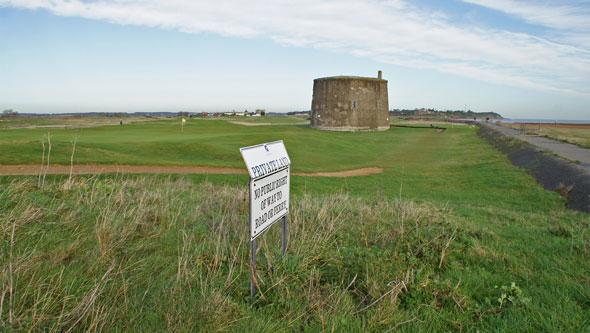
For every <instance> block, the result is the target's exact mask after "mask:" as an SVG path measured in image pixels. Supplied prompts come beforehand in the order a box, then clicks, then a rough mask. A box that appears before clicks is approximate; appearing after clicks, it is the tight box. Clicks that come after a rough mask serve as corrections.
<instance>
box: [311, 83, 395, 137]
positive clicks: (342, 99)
mask: <svg viewBox="0 0 590 333" xmlns="http://www.w3.org/2000/svg"><path fill="white" fill-rule="evenodd" d="M311 110H312V113H311V126H312V127H313V128H317V129H322V130H332V131H382V130H387V129H389V103H388V97H387V81H386V80H382V79H380V78H365V77H350V76H336V77H327V78H320V79H315V80H314V81H313V99H312V103H311Z"/></svg>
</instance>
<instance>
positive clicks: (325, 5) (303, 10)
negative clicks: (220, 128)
mask: <svg viewBox="0 0 590 333" xmlns="http://www.w3.org/2000/svg"><path fill="white" fill-rule="evenodd" d="M465 1H468V2H472V3H477V4H480V5H485V6H487V7H492V5H491V4H492V2H491V1H487V0H465ZM498 3H501V4H502V5H498V6H496V7H494V8H495V9H499V10H503V11H507V12H508V11H509V10H510V11H511V12H510V13H514V14H515V15H517V12H518V13H526V12H527V11H528V10H529V9H523V8H520V9H518V8H517V7H514V6H513V7H511V6H509V5H512V4H514V2H513V1H508V0H502V1H498ZM0 6H10V7H17V8H28V9H45V10H48V11H50V12H52V13H54V14H56V15H62V16H77V17H84V18H89V19H99V20H107V21H109V22H113V23H117V24H131V25H144V26H150V27H162V28H167V29H177V30H179V31H183V32H187V33H204V32H207V33H216V34H220V35H223V36H234V37H242V38H255V37H256V38H270V39H272V40H274V41H276V42H278V43H283V44H290V45H296V46H300V47H315V48H322V49H328V50H337V51H344V52H349V53H351V54H354V55H358V56H364V57H371V58H373V59H375V60H378V61H381V62H385V63H389V64H396V65H402V66H410V67H415V68H425V69H434V70H437V71H441V72H445V73H452V74H456V75H462V76H466V77H470V78H475V79H479V80H483V81H488V82H494V83H499V84H509V85H515V86H525V87H532V88H535V89H542V90H547V91H556V92H560V93H569V94H575V95H584V96H590V82H589V81H590V79H589V78H590V56H589V55H590V49H589V48H588V47H587V46H585V45H589V44H585V42H584V41H585V40H587V39H588V34H587V33H586V32H579V31H578V32H577V34H576V35H575V36H574V35H572V38H571V39H569V40H567V43H566V42H559V43H558V42H555V41H551V40H548V39H546V38H542V37H540V36H532V35H528V34H523V33H513V32H510V31H504V30H500V29H498V30H494V29H483V28H477V27H471V28H465V27H461V26H457V25H454V24H453V23H452V22H451V21H449V19H447V17H446V16H445V15H444V13H441V12H426V11H423V10H419V9H417V8H415V7H413V6H412V5H411V4H410V3H408V2H406V1H402V0H388V1H374V0H325V1H318V0H297V1H295V0H274V1H270V0H266V1H263V0H259V1H254V0H253V1H241V0H217V1H215V2H211V1H193V0H96V1H91V2H88V1H81V0H67V1H66V0H46V1H43V0H0ZM564 8H565V7H564ZM567 8H570V7H567ZM560 13H561V14H560V15H562V16H560V18H559V19H555V18H548V17H546V16H544V15H545V14H543V15H541V14H539V15H537V16H536V18H535V20H538V21H543V22H548V23H546V24H547V25H549V24H552V25H550V26H556V27H561V26H566V27H573V28H575V29H586V28H584V27H585V25H586V26H587V24H588V23H586V22H581V21H580V20H579V19H578V17H577V16H576V14H572V13H570V12H569V11H566V10H565V9H564V10H562V11H560ZM518 15H520V16H523V17H525V19H526V20H533V18H532V17H533V16H532V15H528V16H526V15H525V14H522V15H521V14H518ZM547 15H548V14H547ZM568 15H571V17H572V18H573V19H572V21H571V22H570V23H569V25H566V21H567V20H566V19H565V18H566V17H567V16H568ZM573 28H572V29H573ZM573 37H576V38H577V39H576V38H573ZM576 41H577V43H576Z"/></svg>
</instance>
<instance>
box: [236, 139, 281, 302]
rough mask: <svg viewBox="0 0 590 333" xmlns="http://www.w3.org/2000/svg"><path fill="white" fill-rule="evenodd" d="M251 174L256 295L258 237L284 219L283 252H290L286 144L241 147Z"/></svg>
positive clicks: (252, 292) (254, 285)
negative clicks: (288, 245) (288, 242)
mask: <svg viewBox="0 0 590 333" xmlns="http://www.w3.org/2000/svg"><path fill="white" fill-rule="evenodd" d="M240 152H241V153H242V158H243V159H244V162H245V163H246V166H247V167H248V173H249V174H250V181H249V183H248V185H249V186H248V187H249V193H250V195H249V197H250V296H255V295H256V288H257V283H256V237H258V236H260V235H261V234H263V233H264V232H265V231H266V230H268V228H269V227H270V226H271V225H273V224H274V223H275V222H276V221H278V220H280V219H282V220H283V235H282V246H281V253H282V254H285V251H286V250H287V214H288V213H289V188H290V182H291V181H290V178H291V177H290V176H291V173H290V170H291V168H290V166H291V160H290V159H289V155H288V154H287V150H286V149H285V145H284V144H283V141H275V142H269V143H264V144H260V145H256V146H250V147H244V148H240Z"/></svg>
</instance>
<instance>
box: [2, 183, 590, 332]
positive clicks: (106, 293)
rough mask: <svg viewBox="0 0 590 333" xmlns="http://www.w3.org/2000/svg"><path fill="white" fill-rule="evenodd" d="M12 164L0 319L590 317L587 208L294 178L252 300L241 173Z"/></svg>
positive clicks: (48, 326)
mask: <svg viewBox="0 0 590 333" xmlns="http://www.w3.org/2000/svg"><path fill="white" fill-rule="evenodd" d="M19 178H20V179H13V180H11V181H7V179H5V180H4V181H3V183H2V184H3V185H2V192H1V193H0V197H1V200H0V202H1V203H2V204H1V205H2V206H1V207H0V209H1V211H2V215H1V221H2V229H1V230H2V258H3V262H2V266H3V271H2V282H3V283H2V292H3V295H4V297H3V302H2V305H3V307H2V309H3V310H2V322H3V325H4V326H5V327H12V328H16V329H19V328H23V329H24V328H33V329H36V330H66V329H69V328H76V329H78V330H86V329H100V330H120V329H133V330H188V329H193V328H196V327H198V328H200V329H201V330H216V329H221V330H230V329H232V330H235V329H237V330H256V331H270V330H273V331H274V330H284V329H287V330H295V329H297V330H299V329H303V330H314V331H316V330H321V329H326V330H332V329H336V330H341V329H345V330H375V331H376V330H383V329H386V328H391V327H395V326H396V325H407V327H408V328H410V327H411V328H415V329H418V328H420V329H425V330H458V329H469V328H472V327H474V328H481V329H506V330H508V329H509V330H514V329H515V327H517V328H519V329H521V330H556V329H560V328H561V329H563V328H568V329H574V330H581V329H583V328H584V327H587V325H588V323H589V320H590V318H589V315H588V313H589V312H588V307H589V306H590V303H589V302H588V300H590V298H589V297H590V288H589V286H588V283H589V281H588V280H587V276H588V275H587V272H588V259H589V253H588V251H589V250H590V243H589V237H588V233H587V231H588V228H589V223H590V222H589V221H588V217H587V216H582V215H578V214H573V213H570V212H567V211H555V212H526V213H515V212H513V211H508V210H505V209H493V208H492V207H491V206H489V207H485V208H483V207H482V208H476V207H472V208H471V210H472V211H473V212H474V213H475V212H477V214H481V216H482V217H483V216H487V219H480V220H479V221H474V220H472V219H470V218H468V217H465V216H461V215H462V214H457V213H456V212H455V211H454V210H453V209H452V208H451V207H450V206H449V205H442V206H440V205H434V204H430V203H422V204H418V203H415V202H412V201H407V200H398V199H395V198H386V197H373V198H363V197H356V196H352V195H351V194H350V193H345V192H341V193H337V194H327V195H311V194H305V193H301V188H300V186H301V184H300V183H299V184H298V185H294V186H295V187H297V188H296V189H295V190H296V191H295V192H299V193H301V194H298V195H295V197H294V198H293V200H292V210H291V215H290V224H289V225H290V239H291V242H290V244H289V248H288V254H287V255H286V256H285V257H283V258H281V257H280V256H279V253H280V243H279V242H280V237H279V236H280V235H279V232H278V231H279V229H280V228H276V227H275V228H273V229H271V231H270V232H269V233H268V234H267V235H266V236H264V237H263V238H262V239H261V242H259V244H260V249H259V276H258V280H257V282H258V285H259V289H260V294H261V296H259V297H257V298H255V299H252V298H250V297H249V280H248V279H249V273H248V272H249V271H248V255H249V252H248V246H247V244H248V243H247V235H248V227H247V225H248V223H247V214H248V211H247V200H246V199H247V193H246V190H245V186H240V187H236V186H231V185H228V184H227V183H226V182H227V179H223V177H218V178H217V179H213V180H206V179H205V178H200V177H198V178H193V179H190V178H184V177H166V176H160V177H158V176H151V177H117V176H115V177H112V176H109V177H105V176H102V177H90V178H86V177H79V178H76V179H75V181H74V183H73V186H72V189H71V190H67V189H66V183H67V181H66V179H63V178H59V177H58V178H56V179H52V180H50V181H49V182H48V183H47V184H46V185H45V186H44V187H43V188H38V186H37V182H36V179H34V178H32V177H22V178H21V177H19ZM230 182H231V181H230ZM224 183H226V184H224ZM486 220H487V221H486ZM513 283H514V285H513ZM502 287H504V288H502ZM503 295H504V296H503Z"/></svg>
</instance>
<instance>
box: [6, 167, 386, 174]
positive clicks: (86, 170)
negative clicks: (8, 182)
mask: <svg viewBox="0 0 590 333" xmlns="http://www.w3.org/2000/svg"><path fill="white" fill-rule="evenodd" d="M40 171H41V166H40V165H34V164H18V165H0V175H38V174H39V172H40ZM381 172H383V169H381V168H375V167H371V168H362V169H354V170H347V171H338V172H315V173H303V172H293V173H292V174H293V175H295V176H316V177H356V176H367V175H372V174H376V173H381ZM69 173H70V166H67V165H56V164H51V165H50V166H49V170H48V171H47V174H51V175H67V174H69ZM73 173H74V174H75V175H82V174H102V173H170V174H246V173H247V171H246V169H236V168H213V167H199V166H140V165H74V171H73Z"/></svg>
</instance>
